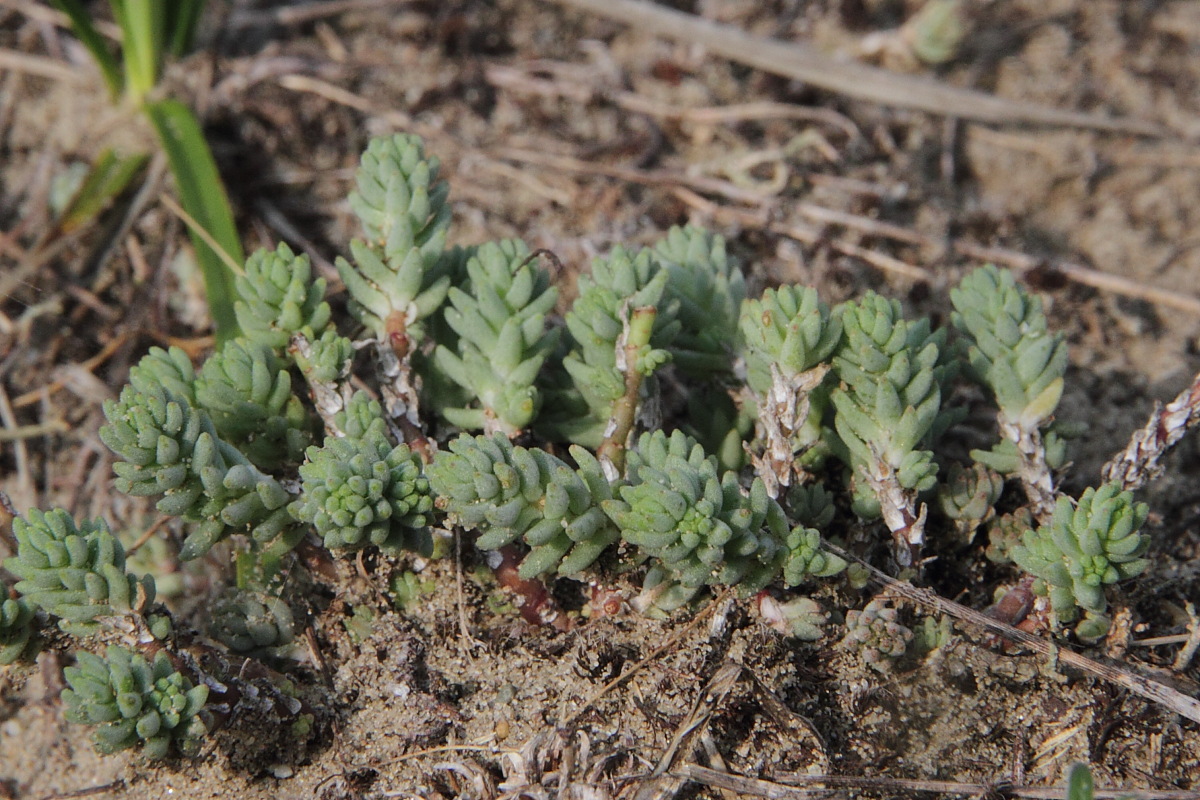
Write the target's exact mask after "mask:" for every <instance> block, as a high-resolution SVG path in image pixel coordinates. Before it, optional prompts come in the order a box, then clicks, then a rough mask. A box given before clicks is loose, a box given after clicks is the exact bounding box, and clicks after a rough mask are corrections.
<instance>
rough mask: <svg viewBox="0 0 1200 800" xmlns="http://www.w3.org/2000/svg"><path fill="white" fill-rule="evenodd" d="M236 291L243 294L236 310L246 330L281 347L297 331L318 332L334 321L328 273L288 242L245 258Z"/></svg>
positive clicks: (258, 340)
mask: <svg viewBox="0 0 1200 800" xmlns="http://www.w3.org/2000/svg"><path fill="white" fill-rule="evenodd" d="M237 293H238V295H239V296H240V297H241V299H240V300H238V301H237V302H236V303H235V304H234V311H235V313H236V314H237V321H238V326H239V327H240V328H241V329H242V335H243V336H244V337H245V338H246V339H247V340H249V341H252V342H256V343H259V344H262V345H265V346H267V347H270V348H272V349H274V350H275V351H276V352H280V351H282V350H283V349H284V348H285V347H287V345H288V342H289V341H290V340H291V338H292V334H294V333H297V332H299V331H308V333H309V335H310V336H312V335H314V334H316V335H319V334H320V333H321V332H322V331H323V330H324V329H325V326H326V325H328V324H329V317H330V310H329V304H328V303H326V302H325V279H324V278H316V279H314V278H313V275H312V266H311V265H310V264H309V261H308V256H306V255H299V256H298V255H296V254H295V253H293V252H292V250H291V248H290V247H288V246H287V245H286V244H283V243H280V245H279V246H278V247H277V248H275V250H274V251H271V250H266V249H260V250H258V251H256V252H255V253H253V254H252V255H251V256H250V257H249V258H248V259H246V269H245V273H244V274H242V275H241V276H240V277H238V280H237Z"/></svg>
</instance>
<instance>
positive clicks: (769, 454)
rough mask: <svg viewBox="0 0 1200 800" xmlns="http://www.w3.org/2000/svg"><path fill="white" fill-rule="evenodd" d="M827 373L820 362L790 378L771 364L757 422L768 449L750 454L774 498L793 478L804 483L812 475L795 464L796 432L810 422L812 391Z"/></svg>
mask: <svg viewBox="0 0 1200 800" xmlns="http://www.w3.org/2000/svg"><path fill="white" fill-rule="evenodd" d="M828 372H829V365H828V364H818V365H817V366H815V367H813V368H812V369H810V370H806V371H804V372H800V373H797V374H795V375H792V376H790V377H787V376H784V374H783V373H782V372H781V371H780V369H779V365H778V364H776V363H774V362H772V363H771V388H770V389H769V390H768V391H767V396H766V397H765V398H759V409H760V413H759V418H758V424H759V428H760V430H761V432H762V438H763V439H764V440H765V441H766V449H765V451H764V452H763V454H762V455H754V454H751V455H750V460H751V461H752V462H753V464H754V470H755V472H756V473H757V474H758V476H759V477H760V478H762V480H763V483H765V484H766V486H767V492H768V493H769V494H770V495H771V497H778V496H779V492H780V489H781V488H783V487H787V486H791V485H792V479H793V478H796V479H797V480H798V481H799V482H800V483H804V482H805V481H806V480H807V478H808V477H809V475H808V472H807V471H806V470H805V469H804V468H803V467H801V466H800V465H799V464H797V463H796V455H797V452H796V443H795V435H796V432H797V431H799V430H800V429H801V428H803V427H804V424H805V423H806V422H807V421H808V415H809V411H810V410H811V408H812V401H811V395H812V391H813V390H814V389H816V388H817V387H818V386H820V385H821V381H823V380H824V379H825V375H826V374H827V373H828Z"/></svg>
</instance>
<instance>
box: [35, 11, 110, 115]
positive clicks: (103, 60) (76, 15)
mask: <svg viewBox="0 0 1200 800" xmlns="http://www.w3.org/2000/svg"><path fill="white" fill-rule="evenodd" d="M50 2H51V3H53V5H54V7H55V8H57V9H58V10H59V11H61V12H63V13H64V14H66V15H67V17H68V18H69V19H70V20H71V30H72V31H73V32H74V34H75V36H76V37H78V39H79V41H80V42H82V43H83V46H84V47H86V48H87V50H88V52H89V53H91V54H92V58H94V59H95V60H96V66H98V67H99V68H100V74H101V75H102V76H104V83H105V85H106V86H108V91H109V94H110V95H111V96H112V99H113V100H116V99H117V98H118V97H120V96H121V65H120V63H119V62H118V61H117V58H116V56H115V55H113V53H112V51H111V50H109V49H108V45H107V44H106V43H105V41H104V37H103V36H101V35H100V32H99V31H98V30H96V26H95V25H94V24H92V18H91V15H89V14H88V12H87V10H86V9H85V8H84V7H83V3H81V2H79V0H50Z"/></svg>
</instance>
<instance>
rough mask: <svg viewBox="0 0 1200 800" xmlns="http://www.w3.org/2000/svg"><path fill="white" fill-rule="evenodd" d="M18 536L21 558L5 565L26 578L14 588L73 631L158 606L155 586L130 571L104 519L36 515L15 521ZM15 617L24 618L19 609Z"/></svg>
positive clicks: (57, 513) (53, 513) (56, 512)
mask: <svg viewBox="0 0 1200 800" xmlns="http://www.w3.org/2000/svg"><path fill="white" fill-rule="evenodd" d="M13 535H14V536H15V537H16V539H17V554H16V555H15V556H14V557H12V558H9V559H7V560H5V562H4V566H5V568H7V569H8V571H9V572H11V573H13V574H14V575H16V576H18V577H19V578H21V580H20V581H19V582H17V584H16V585H15V586H14V587H13V588H14V589H15V590H16V591H18V592H20V593H21V596H22V599H23V600H24V601H26V602H28V603H29V604H32V605H33V606H36V607H38V608H40V609H42V610H43V611H45V612H46V613H47V614H50V615H52V616H55V617H58V618H59V620H60V624H61V625H62V626H63V627H64V628H66V629H68V630H76V631H90V630H93V629H95V627H96V622H95V620H96V619H97V618H98V617H107V616H113V615H117V614H123V613H128V612H130V611H132V610H133V609H134V608H135V607H137V608H139V609H140V608H142V607H144V606H146V605H148V604H149V603H152V602H153V601H154V581H153V580H152V579H151V578H149V577H143V578H140V579H139V578H136V577H134V576H133V575H130V574H128V573H127V572H126V571H125V548H123V547H122V546H121V543H120V542H119V541H117V539H116V537H114V536H113V535H112V534H111V533H109V530H108V526H107V525H105V524H104V521H103V520H95V521H85V522H84V523H83V524H82V525H79V526H77V525H76V524H75V520H73V519H72V518H71V517H70V515H69V514H67V513H66V512H65V511H62V510H61V509H59V510H52V511H48V512H46V513H44V514H43V513H42V512H40V511H33V512H30V514H29V519H28V520H23V519H20V518H17V519H14V520H13ZM17 602H20V601H17ZM12 613H13V616H12V618H13V619H14V620H17V619H19V617H20V616H22V614H21V612H20V610H19V608H18V609H13V610H12ZM28 620H29V617H28V616H26V623H28ZM10 627H11V626H10Z"/></svg>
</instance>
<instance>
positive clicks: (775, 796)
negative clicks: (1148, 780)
mask: <svg viewBox="0 0 1200 800" xmlns="http://www.w3.org/2000/svg"><path fill="white" fill-rule="evenodd" d="M678 773H679V774H680V775H681V776H683V777H686V778H687V779H688V780H691V781H695V782H696V783H700V784H704V785H705V786H712V787H716V788H729V789H732V790H734V791H736V792H738V793H739V794H742V795H751V796H753V797H767V798H770V799H771V800H813V799H814V798H819V797H828V796H829V795H830V792H829V789H831V788H834V787H837V788H842V789H866V790H871V791H874V792H878V793H880V794H885V795H888V796H895V795H902V794H904V793H906V792H929V793H933V794H947V795H958V796H963V797H966V796H972V797H995V796H1004V797H1009V796H1011V797H1025V798H1030V800H1065V798H1066V797H1067V790H1066V789H1063V788H1055V787H1053V786H1012V785H1008V784H1007V783H1005V784H999V783H996V784H989V783H962V782H959V781H930V780H916V779H912V778H888V777H883V776H869V777H868V776H859V775H809V774H804V773H790V772H784V773H778V774H777V775H776V776H775V777H776V778H778V781H779V782H775V781H768V780H763V779H761V778H748V777H745V776H742V775H734V774H731V773H728V772H722V771H719V770H715V769H709V768H708V767H702V766H699V765H698V764H684V765H682V766H681V767H679V769H678ZM799 786H813V787H815V788H812V789H800V788H796V787H799ZM1092 794H1093V796H1094V797H1096V798H1102V799H1103V800H1112V799H1113V798H1121V797H1127V798H1131V800H1200V792H1196V791H1189V790H1187V789H1166V790H1156V789H1099V788H1098V789H1095V790H1094V791H1093V793H1092ZM834 796H839V795H834Z"/></svg>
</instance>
